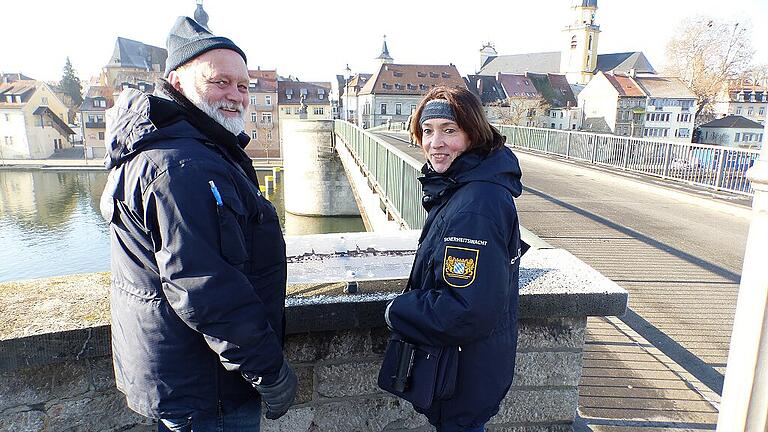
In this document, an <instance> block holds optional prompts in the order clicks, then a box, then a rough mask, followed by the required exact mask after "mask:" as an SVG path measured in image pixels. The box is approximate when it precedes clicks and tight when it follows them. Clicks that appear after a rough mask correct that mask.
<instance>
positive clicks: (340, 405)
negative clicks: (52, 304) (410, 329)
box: [0, 317, 586, 432]
mask: <svg viewBox="0 0 768 432" xmlns="http://www.w3.org/2000/svg"><path fill="white" fill-rule="evenodd" d="M585 323H586V319H585V318H583V317H582V318H567V317H565V318H530V319H523V320H522V321H521V323H520V332H519V350H518V353H517V361H516V363H517V366H516V367H517V369H516V371H517V372H516V375H515V379H514V382H513V384H512V388H511V389H510V392H509V394H508V396H507V399H506V400H505V402H504V403H503V404H502V406H501V409H500V411H499V414H498V415H497V416H496V417H494V419H493V420H492V421H491V423H490V425H489V431H560V430H567V429H564V428H565V427H566V426H568V425H569V424H570V423H571V422H572V421H573V420H574V414H575V412H576V406H577V401H578V387H577V386H578V382H579V377H580V373H581V356H582V350H583V345H584V328H585ZM99 332H103V329H101V330H99ZM59 336H60V339H63V340H67V339H70V338H71V335H69V334H66V332H64V333H61V334H59ZM388 336H389V332H388V330H387V329H386V328H385V327H381V326H374V327H363V328H355V329H348V330H341V331H332V330H329V331H321V332H308V333H298V334H291V335H289V336H288V338H287V341H286V347H285V352H286V356H287V358H288V360H289V361H290V362H291V364H292V365H294V367H295V369H296V372H297V375H298V377H299V383H300V384H299V393H298V396H297V398H296V404H295V406H294V407H293V408H292V409H291V410H290V411H289V413H288V414H287V415H286V416H284V417H283V418H281V419H280V420H278V421H269V420H266V419H264V422H263V428H262V430H264V431H265V432H272V431H273V432H278V431H295V432H304V431H306V432H315V431H337V432H351V431H361V432H362V431H365V432H369V431H370V432H373V431H403V432H404V431H414V432H416V431H430V430H432V429H431V428H430V426H429V425H428V424H427V423H426V421H425V419H424V417H423V416H421V415H419V414H417V413H416V412H414V411H413V409H412V408H411V406H410V404H409V403H407V402H404V401H402V400H400V399H398V398H396V397H392V396H391V395H388V394H387V393H384V392H382V391H381V390H380V389H379V388H378V387H377V385H376V376H377V374H378V368H379V364H380V363H381V358H382V354H383V351H384V347H385V345H386V341H387V337H388ZM56 339H57V337H56V334H49V335H47V338H41V339H39V340H40V341H45V340H47V341H48V342H51V341H54V340H56ZM28 342H29V343H28V344H27V346H28V349H29V350H28V355H34V353H33V351H34V350H33V349H32V347H31V342H32V341H28ZM108 343H109V342H108V340H104V339H101V341H100V343H99V344H100V345H101V344H107V347H104V348H108ZM54 345H56V346H64V345H66V344H61V343H58V344H54ZM39 348H40V349H41V350H44V349H46V348H47V347H45V346H43V347H39ZM99 351H101V352H99ZM92 352H93V354H95V355H96V356H95V357H91V356H89V355H87V354H85V355H84V356H83V358H80V359H78V358H77V357H75V358H69V359H67V360H65V361H63V362H61V363H53V364H46V365H39V366H32V367H23V366H22V367H18V368H13V369H7V370H4V371H2V372H0V431H3V432H5V431H8V432H11V431H13V432H23V431H60V430H78V431H126V430H130V431H135V432H138V431H151V430H154V426H152V425H151V422H150V421H148V420H146V419H144V418H143V417H141V416H139V415H136V414H134V413H132V412H131V411H130V410H129V409H128V408H127V407H126V405H125V400H124V398H123V397H122V395H121V394H120V393H119V392H118V391H117V389H116V388H115V386H114V378H113V375H112V362H111V359H110V357H109V356H108V355H103V352H104V350H95V349H94V350H92ZM17 366H21V365H17Z"/></svg>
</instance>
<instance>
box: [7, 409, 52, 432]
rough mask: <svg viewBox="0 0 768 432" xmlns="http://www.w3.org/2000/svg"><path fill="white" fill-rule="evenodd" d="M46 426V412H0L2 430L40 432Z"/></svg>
mask: <svg viewBox="0 0 768 432" xmlns="http://www.w3.org/2000/svg"><path fill="white" fill-rule="evenodd" d="M44 426H45V413H43V412H42V411H37V410H33V411H24V412H15V413H0V432H38V431H41V430H43V428H44Z"/></svg>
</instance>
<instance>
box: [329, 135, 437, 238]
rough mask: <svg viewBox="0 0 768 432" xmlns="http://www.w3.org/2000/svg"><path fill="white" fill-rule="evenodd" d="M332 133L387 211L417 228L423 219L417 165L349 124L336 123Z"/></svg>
mask: <svg viewBox="0 0 768 432" xmlns="http://www.w3.org/2000/svg"><path fill="white" fill-rule="evenodd" d="M334 132H335V133H336V136H338V137H339V138H340V139H341V140H342V141H343V142H344V144H345V145H346V147H347V148H348V149H349V151H350V153H351V154H352V157H354V159H355V161H356V162H357V164H358V166H360V168H361V170H362V171H363V174H365V175H366V177H368V179H369V181H370V183H371V184H372V185H373V188H374V190H375V191H376V192H377V193H379V194H380V195H381V196H382V197H383V199H382V200H383V202H384V205H385V206H386V207H387V211H388V212H389V213H390V214H391V215H392V217H393V218H395V220H397V221H398V222H399V223H400V224H401V225H403V227H404V228H406V229H420V228H421V227H422V225H424V220H426V218H427V212H426V211H425V210H424V208H423V207H422V206H421V196H422V191H421V184H420V183H419V181H418V180H417V179H418V178H419V177H420V176H421V166H419V165H418V164H416V163H414V162H411V160H410V158H409V157H408V156H407V155H406V154H405V153H403V152H402V151H400V150H398V149H397V148H395V147H394V146H393V145H391V144H389V143H387V142H385V141H383V140H381V139H379V138H376V137H375V136H374V135H373V134H371V133H370V132H368V131H366V130H364V129H361V128H359V127H357V126H355V125H353V124H352V123H349V122H346V121H343V120H336V121H335V122H334Z"/></svg>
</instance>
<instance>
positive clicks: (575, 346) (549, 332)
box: [517, 317, 587, 352]
mask: <svg viewBox="0 0 768 432" xmlns="http://www.w3.org/2000/svg"><path fill="white" fill-rule="evenodd" d="M586 325H587V319H586V318H570V317H568V318H538V319H525V320H521V321H520V328H519V331H518V339H517V350H518V352H519V351H547V350H552V349H572V350H581V349H583V348H584V333H585V329H586Z"/></svg>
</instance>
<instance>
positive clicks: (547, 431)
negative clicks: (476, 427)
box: [486, 424, 573, 432]
mask: <svg viewBox="0 0 768 432" xmlns="http://www.w3.org/2000/svg"><path fill="white" fill-rule="evenodd" d="M486 430H487V431H488V432H572V431H573V427H572V426H571V425H570V424H556V425H541V426H489V427H488V428H487V429H486Z"/></svg>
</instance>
